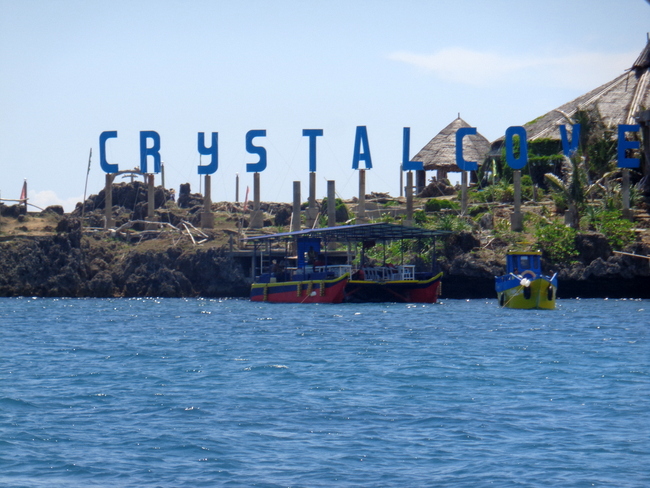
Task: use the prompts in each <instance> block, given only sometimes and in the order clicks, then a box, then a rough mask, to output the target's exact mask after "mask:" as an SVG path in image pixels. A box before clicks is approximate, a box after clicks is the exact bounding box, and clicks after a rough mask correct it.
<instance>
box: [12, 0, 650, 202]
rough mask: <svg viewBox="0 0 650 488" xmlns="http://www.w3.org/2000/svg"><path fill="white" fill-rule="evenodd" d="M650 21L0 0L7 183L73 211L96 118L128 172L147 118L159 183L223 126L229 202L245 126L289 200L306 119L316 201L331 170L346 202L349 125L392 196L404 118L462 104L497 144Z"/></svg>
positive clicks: (562, 4) (594, 77)
mask: <svg viewBox="0 0 650 488" xmlns="http://www.w3.org/2000/svg"><path fill="white" fill-rule="evenodd" d="M649 21H650V4H649V3H647V2H646V1H645V0H616V1H611V0H547V1H545V2H543V3H542V2H534V1H532V0H530V1H529V0H521V1H518V2H514V1H505V0H492V1H490V2H486V1H484V0H455V1H438V0H428V1H408V0H406V1H405V0H401V1H381V0H375V1H353V0H346V1H321V2H304V1H288V0H287V1H282V0H278V1H273V2H266V1H246V0H243V1H237V2H235V1H228V2H226V1H171V0H168V1H165V0H162V1H157V2H154V1H146V0H140V1H120V0H112V1H110V2H109V1H101V0H97V1H92V2H88V1H85V0H83V1H81V0H80V1H76V0H51V1H33V0H21V1H20V2H17V1H15V0H0V173H1V177H0V192H1V194H0V196H1V198H18V197H19V196H20V189H21V187H22V183H23V180H24V179H25V178H27V180H28V189H29V197H30V202H31V203H34V204H35V205H38V206H40V207H45V206H47V205H53V204H60V205H63V206H64V208H65V209H66V211H70V210H72V209H73V208H74V205H75V204H76V202H78V201H81V200H82V197H83V193H84V185H85V180H86V168H87V163H88V153H89V150H90V149H91V148H92V150H93V157H92V163H91V170H90V174H89V179H88V190H87V194H88V195H90V194H95V193H98V192H99V191H100V190H101V189H102V188H103V185H104V173H103V172H102V170H101V169H100V166H99V147H98V145H99V142H98V141H99V135H100V134H101V133H102V132H103V131H108V130H116V131H118V138H117V139H111V140H110V141H109V143H108V145H107V156H108V161H109V163H117V164H118V165H119V168H120V170H124V169H131V168H134V167H135V166H138V165H139V157H140V156H139V154H140V153H139V133H140V131H143V130H154V131H156V132H158V133H159V134H160V138H161V146H162V147H161V155H162V159H163V161H164V164H165V186H167V187H170V188H175V189H176V191H178V187H179V185H180V184H181V183H186V182H189V183H191V185H192V191H194V192H198V191H199V188H200V177H199V175H198V172H197V165H198V164H199V154H198V151H197V148H196V139H197V132H206V133H209V132H218V133H219V169H218V171H217V172H216V173H215V174H214V175H213V179H212V199H213V201H223V200H228V201H234V199H235V175H236V174H239V176H240V199H242V200H243V195H244V193H245V189H246V187H247V186H250V187H251V191H252V185H253V176H252V174H251V173H247V172H246V163H254V162H256V161H257V156H256V155H252V154H249V153H248V152H246V148H245V136H246V133H247V132H248V131H249V130H253V129H265V130H266V131H267V136H266V137H265V138H258V139H256V140H255V144H256V145H261V146H264V147H265V148H266V150H267V153H268V166H267V169H266V170H265V171H263V172H262V173H261V189H262V193H261V196H262V200H265V201H283V202H291V201H292V185H293V181H298V180H300V181H302V193H303V200H306V199H307V192H308V187H307V185H308V181H309V179H308V178H309V177H308V171H309V166H308V163H309V152H308V151H309V145H308V138H306V137H303V136H302V130H303V129H323V131H324V135H323V136H322V137H319V138H318V140H317V141H318V142H317V163H318V167H317V197H318V198H322V197H323V196H325V195H326V191H327V186H326V180H332V179H333V180H336V189H337V193H338V194H339V196H341V197H342V198H350V197H352V196H355V195H357V193H358V176H357V172H356V171H354V170H353V169H352V158H353V149H354V136H355V130H356V127H357V126H366V127H367V130H368V140H369V145H370V153H371V156H372V163H373V168H372V169H371V170H370V171H368V172H367V178H366V187H367V191H368V192H370V191H377V192H388V193H390V194H391V195H394V196H397V195H399V165H400V162H401V157H402V128H403V127H410V128H411V151H410V152H411V156H413V155H415V153H416V152H417V151H418V150H419V149H421V148H422V146H424V145H425V144H426V143H427V142H428V141H429V140H430V139H431V138H432V137H433V136H435V135H436V134H437V133H438V132H439V131H440V130H441V129H443V128H444V127H445V126H446V125H447V124H449V123H450V122H451V121H452V120H454V119H455V118H456V116H457V115H458V113H460V114H461V117H463V119H465V120H466V121H467V122H468V123H469V124H471V125H472V126H474V127H476V128H477V129H478V131H479V132H480V133H482V134H483V135H484V136H485V137H487V138H488V139H489V140H490V141H492V140H494V139H496V138H498V137H500V136H501V135H503V134H504V132H505V130H506V128H507V127H509V126H513V125H521V124H524V123H526V122H528V121H530V120H532V119H534V118H536V117H538V116H539V115H542V114H544V113H546V112H547V111H549V110H551V109H553V108H555V107H557V106H559V105H561V104H563V103H565V102H567V101H570V100H572V99H574V98H576V97H577V96H579V95H581V94H583V93H585V92H587V91H588V90H591V89H593V88H595V87H597V86H599V85H600V84H602V83H605V82H607V81H609V80H611V79H612V78H614V77H616V76H618V75H619V74H621V73H623V72H624V71H625V70H626V69H627V68H629V67H630V66H631V65H632V63H633V62H634V60H635V59H636V56H637V55H638V54H639V52H640V51H641V50H642V49H643V47H644V45H645V43H646V39H647V32H648V30H650V22H649ZM202 162H203V164H207V161H206V160H205V157H204V160H203V161H202ZM149 165H150V167H151V165H152V163H151V162H150V163H149ZM156 184H160V177H159V176H156Z"/></svg>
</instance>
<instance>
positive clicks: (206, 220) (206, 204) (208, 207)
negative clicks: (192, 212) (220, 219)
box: [201, 175, 214, 229]
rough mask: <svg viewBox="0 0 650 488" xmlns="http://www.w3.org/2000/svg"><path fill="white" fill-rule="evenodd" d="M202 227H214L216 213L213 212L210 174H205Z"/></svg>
mask: <svg viewBox="0 0 650 488" xmlns="http://www.w3.org/2000/svg"><path fill="white" fill-rule="evenodd" d="M201 227H202V228H204V229H212V228H213V227H214V215H213V213H212V183H211V178H210V175H205V193H204V195H203V211H202V212H201Z"/></svg>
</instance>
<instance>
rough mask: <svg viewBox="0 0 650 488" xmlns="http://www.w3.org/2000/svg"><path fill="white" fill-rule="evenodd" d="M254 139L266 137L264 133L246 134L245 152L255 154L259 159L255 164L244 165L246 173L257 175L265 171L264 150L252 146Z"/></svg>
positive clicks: (255, 131) (252, 132)
mask: <svg viewBox="0 0 650 488" xmlns="http://www.w3.org/2000/svg"><path fill="white" fill-rule="evenodd" d="M256 137H266V131H265V130H249V131H248V132H247V133H246V152H249V153H250V154H257V155H259V157H260V160H259V161H258V162H257V163H246V171H247V172H248V173H259V172H261V171H264V170H265V169H266V148H264V147H261V146H254V145H253V139H254V138H256Z"/></svg>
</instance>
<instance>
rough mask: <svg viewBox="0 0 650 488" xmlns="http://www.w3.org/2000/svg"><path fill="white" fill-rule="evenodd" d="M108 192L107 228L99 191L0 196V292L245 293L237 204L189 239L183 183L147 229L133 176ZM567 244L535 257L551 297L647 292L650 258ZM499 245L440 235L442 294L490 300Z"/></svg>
mask: <svg viewBox="0 0 650 488" xmlns="http://www.w3.org/2000/svg"><path fill="white" fill-rule="evenodd" d="M113 192H114V193H113V202H114V203H116V205H115V206H114V207H113V210H114V211H113V213H114V215H115V216H116V227H117V228H116V229H112V230H103V229H102V224H103V222H102V216H103V201H104V197H103V194H102V193H103V192H100V194H98V195H93V196H91V197H90V198H89V199H88V200H87V201H86V202H85V206H82V205H81V204H78V206H77V208H76V209H75V211H74V212H72V213H71V214H64V213H63V209H62V208H61V207H50V208H48V209H46V210H45V211H43V212H40V213H29V214H25V212H24V208H21V207H19V206H18V205H13V206H6V205H3V204H0V218H1V219H2V220H0V263H1V264H2V273H1V274H0V296H1V297H20V296H27V297H78V298H80V297H97V298H112V297H179V298H180V297H206V298H225V297H242V298H243V297H248V295H249V288H250V283H251V278H250V269H249V266H246V264H245V261H244V260H242V259H241V258H239V257H238V253H237V252H233V251H236V249H237V241H238V239H237V237H238V231H237V229H239V228H245V227H246V226H247V225H248V224H247V221H246V215H245V213H244V212H243V211H242V209H243V206H242V205H241V204H233V203H229V202H222V203H217V204H213V212H214V213H215V216H216V219H215V220H216V225H215V228H214V229H210V230H205V229H204V230H199V229H196V228H195V229H196V230H197V231H198V232H199V233H200V236H199V235H197V236H196V238H195V237H194V236H193V235H192V232H191V230H192V229H191V227H193V226H194V225H195V226H197V227H198V226H199V225H200V224H199V223H200V210H201V208H202V203H203V202H202V198H201V197H200V195H196V194H191V193H190V192H189V185H187V187H186V188H183V187H181V192H180V194H179V199H178V202H173V203H172V202H171V198H170V195H169V193H165V192H166V190H163V189H162V188H157V189H156V220H157V221H158V226H157V229H156V230H148V229H147V225H144V223H143V222H142V221H140V220H136V219H141V218H144V216H145V214H146V192H144V189H143V188H141V187H140V185H139V184H138V182H135V183H131V184H122V185H116V186H115V187H114V190H113ZM263 210H265V215H267V218H265V224H264V225H265V226H267V227H269V228H267V229H265V231H266V232H276V231H277V229H278V228H280V227H281V226H286V225H287V223H286V222H285V221H286V220H288V219H289V218H290V215H291V206H290V205H289V204H278V203H265V204H264V206H263ZM82 216H83V217H84V222H85V224H84V226H82V223H81V222H82ZM163 223H164V224H165V225H166V226H167V227H164V226H163ZM165 229H169V230H165ZM487 235H489V234H487ZM576 245H577V250H578V252H579V257H578V258H577V260H576V261H575V262H572V263H571V264H560V265H557V264H556V265H554V266H551V265H549V263H546V262H544V263H543V264H544V266H543V267H544V269H545V270H546V271H552V272H557V273H558V279H559V289H558V296H559V297H560V298H645V299H647V298H650V260H647V259H640V258H637V257H633V256H629V255H627V254H616V253H614V252H613V251H612V249H611V248H610V246H609V245H608V243H607V240H606V239H605V237H604V236H603V235H601V234H598V233H582V234H579V238H578V239H577V242H576ZM506 246H507V244H506V243H504V242H499V239H494V238H490V239H489V240H488V239H487V238H486V234H485V233H484V232H482V231H481V229H478V231H471V232H470V231H461V232H455V233H454V234H452V235H451V236H449V238H447V240H446V242H445V243H444V246H441V247H442V249H441V250H440V251H439V253H438V264H439V266H440V269H441V270H442V271H443V272H444V277H443V281H442V283H443V285H442V298H443V299H444V298H450V299H476V298H495V296H496V293H495V290H494V277H495V276H498V275H500V274H503V272H504V270H505V260H504V254H505V249H506ZM626 251H627V252H629V253H633V254H638V255H642V256H648V255H650V244H649V243H648V240H647V239H637V241H636V242H635V243H634V244H632V245H630V246H628V248H626ZM249 259H250V258H249Z"/></svg>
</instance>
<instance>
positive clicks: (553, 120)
mask: <svg viewBox="0 0 650 488" xmlns="http://www.w3.org/2000/svg"><path fill="white" fill-rule="evenodd" d="M649 67H650V38H649V39H648V42H647V43H646V46H645V48H644V49H643V51H641V54H640V55H639V57H638V58H637V59H636V61H635V62H634V64H633V65H632V67H631V68H630V69H629V70H627V71H626V72H625V73H623V74H622V75H620V76H618V77H617V78H615V79H613V80H612V81H610V82H608V83H605V84H604V85H601V86H599V87H598V88H596V89H594V90H591V91H590V92H588V93H586V94H584V95H582V96H579V97H578V98H576V99H575V100H571V101H570V102H568V103H565V104H564V105H561V106H559V107H558V108H556V109H554V110H551V111H550V112H548V113H546V114H544V115H542V116H541V117H538V118H537V119H535V120H533V121H532V122H528V123H527V124H524V127H525V128H526V133H527V135H528V140H535V139H545V138H548V139H557V140H559V139H560V130H559V129H558V126H559V125H562V124H566V125H568V124H571V123H572V117H573V116H574V115H575V113H576V112H577V111H578V110H589V109H592V108H594V107H595V108H597V109H598V111H599V113H600V116H601V119H602V121H603V122H604V123H605V125H606V126H608V127H612V128H614V127H616V126H618V125H619V124H636V119H635V117H636V116H637V114H638V113H639V112H641V111H642V110H644V109H646V108H648V107H650V73H649V70H648V68H649ZM616 136H617V134H616V132H615V133H614V137H616ZM503 140H504V137H500V138H499V139H497V140H496V141H495V142H494V143H493V147H494V148H495V149H496V148H497V147H499V146H500V145H501V143H502V142H503Z"/></svg>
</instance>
